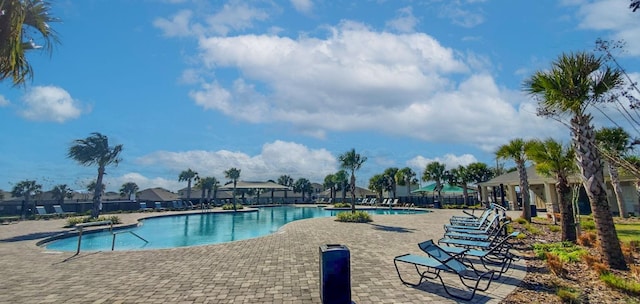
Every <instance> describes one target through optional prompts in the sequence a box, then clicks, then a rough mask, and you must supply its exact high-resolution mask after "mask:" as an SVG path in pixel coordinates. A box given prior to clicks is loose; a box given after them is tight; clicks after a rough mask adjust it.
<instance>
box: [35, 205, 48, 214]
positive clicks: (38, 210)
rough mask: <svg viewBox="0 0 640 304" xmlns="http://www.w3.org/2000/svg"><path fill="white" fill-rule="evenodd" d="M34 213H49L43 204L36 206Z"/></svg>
mask: <svg viewBox="0 0 640 304" xmlns="http://www.w3.org/2000/svg"><path fill="white" fill-rule="evenodd" d="M36 213H38V215H51V214H50V213H48V212H47V209H46V208H44V206H36Z"/></svg>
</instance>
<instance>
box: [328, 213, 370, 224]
mask: <svg viewBox="0 0 640 304" xmlns="http://www.w3.org/2000/svg"><path fill="white" fill-rule="evenodd" d="M336 217H337V221H338V222H353V223H368V222H371V221H373V220H372V219H371V215H369V213H367V212H366V211H356V212H355V213H352V212H348V211H347V212H340V213H338V214H337V215H336Z"/></svg>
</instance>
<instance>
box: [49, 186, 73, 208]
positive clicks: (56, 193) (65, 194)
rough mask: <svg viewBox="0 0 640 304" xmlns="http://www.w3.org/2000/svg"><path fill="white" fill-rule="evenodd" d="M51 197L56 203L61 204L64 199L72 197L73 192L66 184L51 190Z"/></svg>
mask: <svg viewBox="0 0 640 304" xmlns="http://www.w3.org/2000/svg"><path fill="white" fill-rule="evenodd" d="M51 197H52V198H53V199H54V200H55V201H56V203H58V204H63V203H64V199H65V198H72V197H73V190H71V189H70V188H69V187H68V186H67V185H66V184H61V185H57V186H54V187H53V189H51Z"/></svg>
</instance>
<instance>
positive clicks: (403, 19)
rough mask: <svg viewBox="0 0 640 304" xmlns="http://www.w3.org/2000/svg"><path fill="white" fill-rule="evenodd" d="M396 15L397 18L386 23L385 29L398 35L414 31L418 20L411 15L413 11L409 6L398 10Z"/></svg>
mask: <svg viewBox="0 0 640 304" xmlns="http://www.w3.org/2000/svg"><path fill="white" fill-rule="evenodd" d="M396 15H397V17H396V18H395V19H393V20H389V21H387V23H386V24H387V27H389V28H391V29H394V30H396V31H398V32H400V33H411V32H414V31H415V27H416V26H417V25H418V22H419V21H418V18H416V16H414V15H413V10H412V8H411V7H410V6H408V7H404V8H401V9H399V10H398V11H397V13H396Z"/></svg>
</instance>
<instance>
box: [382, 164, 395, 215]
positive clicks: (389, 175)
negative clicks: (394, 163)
mask: <svg viewBox="0 0 640 304" xmlns="http://www.w3.org/2000/svg"><path fill="white" fill-rule="evenodd" d="M397 173H398V168H395V167H391V168H387V169H385V170H384V173H382V174H383V175H384V178H385V180H386V182H387V184H386V187H385V190H386V191H387V192H389V193H391V197H392V198H396V185H397V181H396V174H397ZM389 207H391V204H389Z"/></svg>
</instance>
